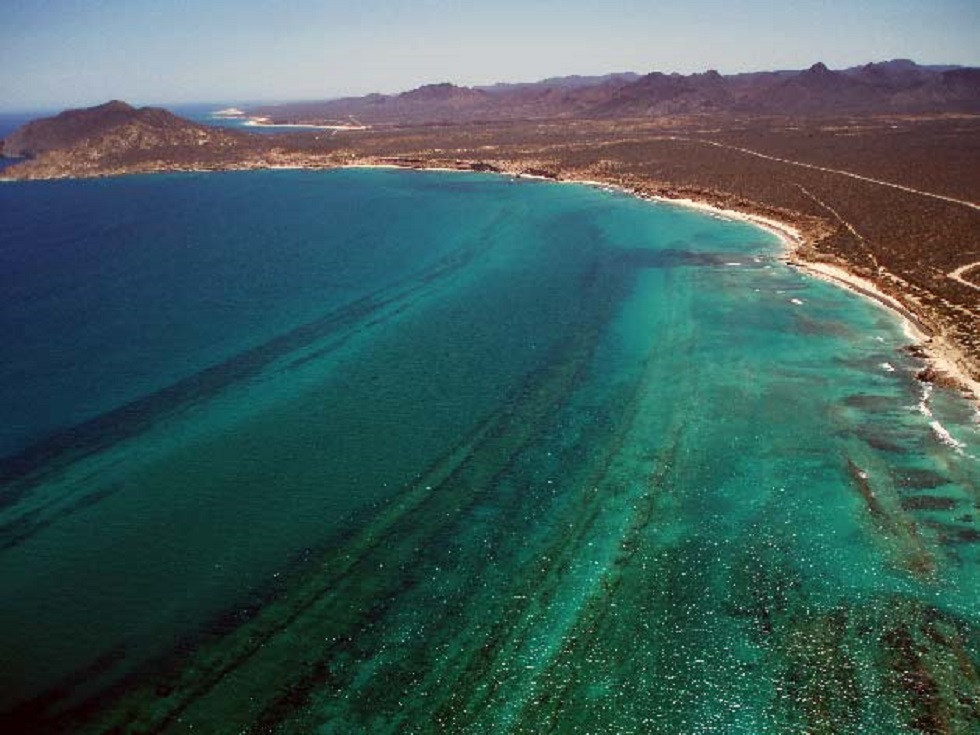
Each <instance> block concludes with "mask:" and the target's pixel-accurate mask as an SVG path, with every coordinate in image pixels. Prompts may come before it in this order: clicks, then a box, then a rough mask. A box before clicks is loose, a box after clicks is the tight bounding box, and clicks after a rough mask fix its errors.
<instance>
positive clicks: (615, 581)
mask: <svg viewBox="0 0 980 735" xmlns="http://www.w3.org/2000/svg"><path fill="white" fill-rule="evenodd" d="M0 208H2V211H3V213H4V218H3V226H2V239H0V266H2V267H0V274H2V275H0V279H2V280H0V294H2V296H0V299H2V301H3V306H4V308H3V310H2V312H0V328H2V329H3V334H4V335H5V337H6V343H7V348H6V349H5V351H4V353H3V357H4V359H3V362H2V365H0V377H2V381H0V386H2V389H0V407H2V408H0V410H2V411H3V416H4V417H5V419H6V420H5V422H4V427H3V429H2V431H0V447H2V450H3V453H4V454H5V457H4V459H3V460H2V462H0V477H2V478H3V481H4V488H3V494H2V496H0V503H2V509H0V542H2V544H0V546H2V552H0V584H2V585H3V589H4V591H5V592H4V601H3V603H2V607H0V631H2V632H0V660H3V661H4V662H7V664H8V665H5V666H4V667H3V669H2V670H0V692H2V694H0V711H3V712H4V713H5V715H3V716H0V722H3V724H4V726H5V727H4V729H5V731H23V732H36V731H38V730H39V729H43V730H45V731H52V732H57V731H64V732H106V731H110V730H112V729H113V728H115V727H118V728H121V730H122V731H128V732H184V731H186V730H189V729H191V728H192V727H193V729H195V730H197V731H200V730H202V729H203V730H204V731H215V732H233V731H239V730H243V729H248V728H252V729H253V730H254V731H257V732H266V731H275V732H321V733H352V732H371V733H383V732H393V733H394V732H398V733H407V732H433V731H445V732H474V733H476V732H481V733H482V732H527V733H539V732H549V731H553V732H582V733H585V732H663V733H677V732H691V733H695V732H697V733H712V732H717V733H743V732H744V733H762V732H765V733H770V732H771V733H793V732H798V733H804V732H806V733H817V732H826V733H839V732H868V733H889V734H892V733H916V732H967V731H969V728H970V727H973V726H975V725H976V723H977V722H980V712H978V711H977V705H976V701H977V694H980V689H978V677H977V665H978V662H980V593H978V592H977V590H978V589H980V579H978V577H980V574H978V566H977V556H978V553H977V551H978V541H980V527H978V524H977V511H978V502H980V497H978V484H980V466H978V461H977V459H976V456H977V455H978V454H980V430H978V425H977V422H976V414H975V411H974V410H973V409H972V408H971V407H969V406H967V405H965V404H963V403H962V402H961V401H959V400H957V399H956V398H955V397H953V396H950V395H948V394H945V393H941V392H937V393H935V394H932V395H930V396H929V397H928V406H929V408H930V410H931V411H932V413H933V414H934V415H932V416H927V415H926V414H925V413H924V412H923V411H921V410H919V404H920V401H921V400H922V398H923V388H922V386H920V385H919V384H917V383H916V382H915V381H914V379H913V377H912V375H913V373H914V371H915V369H916V367H917V366H916V364H915V363H914V361H912V360H910V359H909V358H907V357H905V356H904V355H903V353H901V352H899V351H898V348H899V347H900V346H901V344H903V342H904V341H905V338H904V337H903V335H902V332H901V329H900V325H899V324H898V323H897V322H896V321H895V320H894V319H893V318H892V317H891V316H890V315H888V314H887V313H885V312H882V311H881V310H879V309H878V308H876V307H874V306H872V305H870V304H868V303H867V302H865V301H864V300H862V299H860V298H858V297H856V296H854V295H851V294H848V293H845V292H842V291H840V290H838V289H836V288H834V287H832V286H830V285H828V284H825V283H821V282H818V281H813V280H810V279H808V278H805V277H804V276H801V275H800V274H798V273H796V272H794V271H792V270H789V269H788V268H786V267H784V266H782V265H781V264H780V263H778V261H776V260H775V255H776V253H777V251H778V243H776V242H775V240H774V239H773V238H772V237H771V236H770V235H768V234H767V233H764V232H762V231H760V230H758V229H756V228H754V227H751V226H748V225H745V224H742V223H733V222H724V221H719V220H717V219H713V218H709V217H705V216H703V215H701V214H698V213H693V212H689V211H684V210H681V209H678V208H674V207H670V206H666V205H652V204H649V203H644V202H640V201H637V200H634V199H630V198H628V197H625V196H621V195H617V194H609V193H604V192H599V191H595V190H592V189H587V188H584V187H572V186H562V185H557V184H546V183H527V182H520V183H517V182H511V181H510V180H508V179H506V178H503V177H492V176H480V175H468V174H467V175H463V174H461V175H448V174H436V173H424V174H422V173H409V172H389V171H342V172H330V173H311V172H263V173H248V174H227V175H225V174H222V175H199V176H159V177H132V178H125V179H118V180H111V181H102V182H62V183H54V184H24V185H21V184H17V185H5V186H2V187H0ZM885 363H888V365H889V366H891V367H893V368H894V370H889V369H887V368H886V367H884V364H885ZM932 422H939V423H940V425H941V426H942V427H943V428H944V429H945V430H947V431H948V432H949V433H950V435H951V436H952V437H953V438H954V439H955V440H956V441H957V442H959V443H960V446H952V445H949V444H946V443H943V441H941V434H940V433H937V431H935V430H934V427H933V426H932V425H931V424H932Z"/></svg>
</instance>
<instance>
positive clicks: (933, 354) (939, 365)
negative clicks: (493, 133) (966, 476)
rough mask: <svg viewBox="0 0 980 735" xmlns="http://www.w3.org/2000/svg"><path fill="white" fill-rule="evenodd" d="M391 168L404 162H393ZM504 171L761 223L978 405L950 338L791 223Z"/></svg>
mask: <svg viewBox="0 0 980 735" xmlns="http://www.w3.org/2000/svg"><path fill="white" fill-rule="evenodd" d="M393 167H394V168H402V167H399V166H397V165H396V166H393ZM429 170H439V171H459V170H460V169H447V168H435V167H433V168H432V169H429ZM501 173H502V174H503V175H507V176H514V177H516V178H526V179H543V180H546V181H554V182H556V183H565V184H581V185H585V186H591V187H596V188H600V189H605V190H609V191H618V192H621V193H624V194H627V195H629V196H633V197H636V198H638V199H642V200H644V201H652V202H658V203H664V204H676V205H678V206H681V207H686V208H689V209H695V210H698V211H701V212H705V213H708V214H712V215H715V216H718V217H722V218H724V219H728V220H732V221H737V222H747V223H749V224H753V225H755V226H756V227H759V228H761V229H763V230H765V231H766V232H769V233H770V234H773V235H775V236H776V237H777V238H779V240H780V242H781V243H782V244H783V249H784V250H783V257H782V261H783V263H784V264H786V265H787V266H789V267H790V268H794V269H796V270H798V271H800V272H801V273H804V274H806V275H808V276H810V277H813V278H817V279H820V280H822V281H825V282H828V283H832V284H834V285H836V286H838V287H840V288H844V289H846V290H848V291H850V292H851V293H855V294H857V295H859V296H862V297H864V298H865V299H867V300H868V301H870V302H872V303H874V304H875V305H876V306H877V307H879V308H883V309H885V310H887V311H888V312H890V313H891V314H892V315H893V316H895V317H896V318H897V319H898V320H899V323H900V324H901V325H902V329H903V331H904V332H905V335H906V336H907V337H908V339H909V340H910V342H912V343H913V344H914V345H915V346H916V347H918V348H919V349H920V350H921V351H922V352H923V354H924V355H925V357H924V358H921V359H923V360H924V361H925V362H926V365H927V366H929V367H931V368H932V369H933V370H935V371H936V372H937V373H938V374H939V375H940V376H941V377H944V378H948V379H949V380H950V381H952V382H953V383H955V384H956V385H957V387H959V388H960V390H961V392H962V394H963V397H964V398H967V399H968V400H970V401H971V402H972V403H974V404H975V405H976V406H977V408H978V410H980V382H978V381H977V380H975V379H974V378H973V377H971V375H970V373H969V372H968V370H967V369H966V368H964V367H962V366H961V365H960V362H961V361H962V360H963V358H962V356H961V354H960V353H959V351H958V350H957V349H956V348H955V347H953V346H952V345H950V344H948V343H947V342H946V341H945V340H942V339H941V338H938V337H936V336H935V335H932V334H931V333H930V329H929V327H927V326H926V325H925V324H924V323H923V322H922V320H921V319H920V318H919V317H918V316H917V315H916V314H915V313H914V312H913V311H912V310H911V309H909V308H907V307H906V306H905V305H904V304H902V303H901V302H900V301H899V300H898V299H896V298H894V297H892V296H889V295H888V294H886V293H885V292H883V291H882V290H881V289H880V288H878V286H877V284H875V283H873V282H872V281H870V280H868V279H866V278H862V277H861V276H858V275H856V274H855V273H852V272H851V271H849V270H847V269H846V268H844V267H842V266H838V265H832V264H830V263H823V262H817V261H808V260H803V259H802V258H801V254H800V249H801V246H802V245H804V244H805V237H804V236H803V234H802V233H801V232H800V231H799V230H798V229H797V228H796V227H794V226H793V225H791V224H789V223H788V222H783V221H781V220H777V219H772V218H770V217H764V216H762V215H758V214H751V213H749V212H742V211H738V210H734V209H724V208H722V207H718V206H716V205H713V204H710V203H708V202H705V201H699V200H696V199H689V198H682V197H678V198H674V197H669V196H657V195H651V194H647V193H645V192H642V191H639V190H636V189H633V188H631V187H628V186H623V185H622V184H618V183H613V182H605V181H599V180H591V179H551V178H549V177H543V176H529V175H526V174H520V175H516V174H512V173H507V172H501Z"/></svg>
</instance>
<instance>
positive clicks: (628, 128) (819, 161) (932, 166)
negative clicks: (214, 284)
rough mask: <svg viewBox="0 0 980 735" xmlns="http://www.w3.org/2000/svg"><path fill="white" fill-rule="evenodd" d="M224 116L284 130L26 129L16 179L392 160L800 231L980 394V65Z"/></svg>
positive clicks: (570, 87)
mask: <svg viewBox="0 0 980 735" xmlns="http://www.w3.org/2000/svg"><path fill="white" fill-rule="evenodd" d="M216 114H218V115H222V116H228V117H231V116H236V117H237V116H244V117H248V118H252V119H254V120H256V121H258V124H269V125H279V126H283V128H282V130H283V132H282V133H280V134H275V135H270V134H264V135H256V134H251V133H249V132H247V131H245V130H232V129H228V128H218V127H209V126H205V125H199V124H196V123H193V122H190V121H188V120H185V119H182V118H179V117H177V116H175V115H173V114H171V113H169V112H167V111H166V110H162V109H158V108H141V109H136V108H134V107H132V106H130V105H128V104H126V103H124V102H120V101H113V102H109V103H106V104H104V105H100V106H98V107H93V108H88V109H82V110H69V111H66V112H63V113H61V114H59V115H57V116H55V117H52V118H47V119H43V120H36V121H34V122H31V123H29V124H28V125H26V126H24V127H22V128H20V129H19V130H17V131H15V132H14V133H13V134H11V135H10V136H8V137H7V139H6V140H4V141H3V149H2V150H3V154H4V155H5V156H8V157H19V158H23V159H24V160H23V161H21V162H18V163H17V164H16V165H12V166H10V167H8V168H6V169H5V170H4V171H3V172H2V176H3V177H4V178H5V179H8V180H29V179H54V178H72V177H95V176H114V175H122V174H132V173H151V172H163V171H219V170H220V171H225V170H251V169H263V168H283V167H291V168H333V167H338V166H350V165H391V166H401V167H409V168H449V169H456V170H471V171H493V172H499V173H506V174H510V175H532V176H539V177H545V178H552V179H558V180H579V181H591V182H597V183H600V184H603V185H611V186H616V187H620V188H623V189H626V190H629V191H631V192H634V193H636V194H638V195H641V196H657V197H664V198H670V199H688V200H692V201H696V202H701V203H706V204H710V205H713V206H715V207H718V208H720V209H723V210H727V211H731V212H740V213H743V214H748V215H752V216H754V217H757V218H765V219H767V220H770V221H774V222H778V223H781V224H782V225H785V226H788V227H790V228H793V229H794V230H795V231H796V232H797V233H798V236H799V237H798V241H797V242H796V243H795V245H794V247H793V249H792V252H790V253H788V255H787V258H788V259H789V260H791V261H793V262H795V263H798V264H805V265H806V266H807V267H809V268H811V269H812V270H815V271H816V270H819V271H820V272H821V273H822V274H823V275H825V276H830V277H834V278H836V279H838V280H847V281H849V283H850V286H851V287H853V288H857V289H858V290H862V291H864V292H866V293H869V294H872V295H874V296H876V297H877V298H879V299H882V300H885V301H887V302H888V303H889V304H890V305H891V306H892V307H893V308H896V309H898V310H899V311H902V312H903V313H905V314H906V316H907V317H909V318H910V319H912V320H913V321H914V322H915V323H916V324H917V325H918V326H919V328H920V329H921V331H922V332H923V333H924V334H925V335H927V336H926V338H925V346H924V349H925V350H926V351H927V352H928V353H929V354H930V355H932V356H933V357H934V358H936V359H937V363H936V364H937V366H939V368H940V369H930V370H927V371H924V374H923V375H922V376H921V377H922V378H923V379H926V380H938V381H947V382H949V383H950V384H955V385H957V386H959V387H961V388H963V389H964V390H967V391H972V395H973V397H974V398H977V397H980V387H978V386H980V204H978V201H980V149H978V147H977V143H976V141H978V140H980V69H976V68H961V67H949V66H940V67H931V66H921V65H918V64H915V63H914V62H912V61H908V60H895V61H889V62H882V63H874V64H866V65H864V66H859V67H853V68H850V69H845V70H840V71H834V70H830V69H828V68H827V67H826V66H825V65H824V64H820V63H818V64H814V65H813V66H812V67H810V68H809V69H806V70H800V71H772V72H759V73H755V74H739V75H732V76H723V75H721V74H719V73H717V72H714V71H708V72H705V73H703V74H692V75H687V76H683V75H678V74H662V73H659V72H653V73H651V74H646V75H642V76H641V75H638V74H633V73H619V74H611V75H606V76H597V77H566V78H556V79H549V80H544V81H541V82H533V83H527V84H502V85H494V86H492V87H481V88H468V87H459V86H456V85H453V84H449V83H440V84H432V85H426V86H423V87H420V88H418V89H415V90H411V91H408V92H404V93H402V94H398V95H377V94H374V95H368V96H365V97H358V98H348V99H342V100H333V101H327V102H310V103H302V104H289V105H279V106H274V107H259V108H255V109H249V110H238V109H232V108H229V109H224V110H220V111H218V112H217V113H216ZM292 126H296V127H295V128H294V127H292ZM311 127H312V128H314V129H306V128H311ZM855 279H857V280H855ZM916 349H920V348H916Z"/></svg>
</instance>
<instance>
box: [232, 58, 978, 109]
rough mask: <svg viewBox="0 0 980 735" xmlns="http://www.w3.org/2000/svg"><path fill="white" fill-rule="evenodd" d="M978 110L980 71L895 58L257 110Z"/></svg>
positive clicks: (444, 87)
mask: <svg viewBox="0 0 980 735" xmlns="http://www.w3.org/2000/svg"><path fill="white" fill-rule="evenodd" d="M936 112H959V113H963V112H980V69H977V68H966V67H949V66H938V67H936V66H920V65H918V64H916V63H915V62H913V61H910V60H907V59H896V60H893V61H885V62H880V63H870V64H866V65H864V66H858V67H852V68H850V69H844V70H840V71H832V70H830V69H828V68H827V67H826V66H825V65H824V64H822V63H817V64H814V65H813V66H811V67H810V68H809V69H806V70H803V71H772V72H757V73H748V74H735V75H728V76H723V75H721V74H719V73H718V72H716V71H707V72H704V73H700V74H690V75H687V76H684V75H680V74H663V73H661V72H652V73H650V74H646V75H643V76H640V75H637V74H634V73H629V72H627V73H620V74H610V75H606V76H597V77H560V78H552V79H546V80H543V81H540V82H533V83H527V84H497V85H492V86H488V87H460V86H456V85H454V84H449V83H442V84H430V85H426V86H423V87H419V88H418V89H414V90H411V91H408V92H403V93H401V94H394V95H383V94H370V95H367V96H365V97H351V98H345V99H339V100H331V101H326V102H306V103H293V104H285V105H276V106H269V107H261V108H257V109H254V110H250V113H252V114H255V115H262V116H266V117H269V118H270V119H271V121H273V122H280V123H286V122H290V123H301V122H302V123H317V122H320V123H323V122H334V123H343V122H352V121H356V122H359V123H362V124H368V125H379V124H418V123H458V122H477V121H498V120H520V119H536V118H554V117H587V118H599V119H602V118H618V117H636V116H640V117H642V116H649V115H688V114H706V113H708V114H710V113H717V114H724V113H733V114H743V115H772V114H776V115H808V116H812V115H840V114H887V113H895V114H916V113H936Z"/></svg>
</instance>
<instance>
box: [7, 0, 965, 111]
mask: <svg viewBox="0 0 980 735" xmlns="http://www.w3.org/2000/svg"><path fill="white" fill-rule="evenodd" d="M3 7H4V12H3V23H4V32H3V39H2V41H0V72H2V73H0V111H5V112H13V111H31V110H50V109H60V108H64V107H78V106H84V105H89V104H98V103H101V102H104V101H106V100H109V99H123V100H126V101H128V102H130V103H133V104H166V103H174V104H176V103H187V102H210V101H214V102H224V101H227V102H233V101H241V102H259V101H286V100H302V99H325V98H330V97H338V96H345V95H360V94H366V93H368V92H384V93H391V92H399V91H404V90H407V89H411V88H413V87H416V86H419V85H421V84H427V83H435V82H443V81H449V82H453V83H456V84H462V85H474V84H492V83H494V82H498V81H507V82H516V81H535V80H538V79H542V78H546V77H550V76H559V75H566V74H605V73H609V72H614V71H635V72H639V73H647V72H650V71H655V70H656V71H663V72H680V73H684V74H687V73H691V72H699V71H705V70H707V69H717V70H719V71H720V72H722V73H723V74H726V73H736V72H740V71H761V70H770V69H802V68H806V67H809V66H810V65H812V64H813V63H815V62H816V61H823V62H824V63H826V64H827V65H828V66H829V67H831V68H843V67H847V66H854V65H857V64H863V63H866V62H868V61H882V60H886V59H892V58H912V59H914V60H915V61H918V62H919V63H929V64H939V63H950V64H964V65H972V66H980V2H978V1H977V0H931V1H929V2H926V0H860V1H859V0H790V1H789V2H772V1H768V2H762V1H761V0H663V1H657V0H646V1H643V0H605V1H604V2H603V1H601V0H494V1H493V2H489V1H487V0H484V1H482V2H466V1H465V0H281V1H280V2H274V1H272V0H234V1H232V0H4V3H3Z"/></svg>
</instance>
